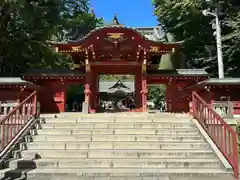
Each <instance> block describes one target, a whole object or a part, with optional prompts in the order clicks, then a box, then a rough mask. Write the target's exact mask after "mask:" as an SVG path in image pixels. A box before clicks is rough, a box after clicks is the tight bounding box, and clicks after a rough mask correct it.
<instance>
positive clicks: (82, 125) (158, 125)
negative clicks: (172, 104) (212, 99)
mask: <svg viewBox="0 0 240 180" xmlns="http://www.w3.org/2000/svg"><path fill="white" fill-rule="evenodd" d="M42 127H43V128H53V129H54V128H75V129H76V128H78V129H84V128H96V129H98V128H104V129H121V128H127V129H130V128H146V129H158V128H169V129H179V128H196V126H195V124H192V123H166V122H165V123H134V122H129V123H119V122H116V123H103V122H92V123H89V122H78V123H74V122H69V123H65V122H55V123H52V122H50V123H48V122H47V123H46V124H42Z"/></svg>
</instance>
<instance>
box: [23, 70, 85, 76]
mask: <svg viewBox="0 0 240 180" xmlns="http://www.w3.org/2000/svg"><path fill="white" fill-rule="evenodd" d="M22 75H23V76H27V75H39V76H76V75H78V76H81V75H85V73H84V72H81V71H80V70H73V69H64V68H43V69H32V70H30V71H28V72H27V73H24V74H22Z"/></svg>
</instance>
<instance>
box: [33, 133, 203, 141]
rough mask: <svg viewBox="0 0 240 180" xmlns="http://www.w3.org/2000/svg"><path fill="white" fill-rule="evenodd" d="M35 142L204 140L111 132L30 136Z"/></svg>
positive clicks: (199, 138) (200, 138)
mask: <svg viewBox="0 0 240 180" xmlns="http://www.w3.org/2000/svg"><path fill="white" fill-rule="evenodd" d="M29 138H32V140H33V141H34V142H37V141H79V140H81V141H150V142H152V141H154V142H158V141H166V142H167V141H171V142H193V141H194V142H202V141H204V138H203V137H202V136H200V135H191V136H188V135H185V136H183V135H179V136H176V135H158V136H157V135H112V134H111V135H109V134H97V135H96V134H94V135H92V134H80V135H61V134H59V135H48V134H45V135H43V134H41V135H37V136H29Z"/></svg>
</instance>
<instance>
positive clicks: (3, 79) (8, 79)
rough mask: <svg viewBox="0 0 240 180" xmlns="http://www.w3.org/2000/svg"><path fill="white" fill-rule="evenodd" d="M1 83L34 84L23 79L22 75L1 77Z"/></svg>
mask: <svg viewBox="0 0 240 180" xmlns="http://www.w3.org/2000/svg"><path fill="white" fill-rule="evenodd" d="M0 84H33V83H31V82H28V81H24V80H22V79H21V78H20V77H0Z"/></svg>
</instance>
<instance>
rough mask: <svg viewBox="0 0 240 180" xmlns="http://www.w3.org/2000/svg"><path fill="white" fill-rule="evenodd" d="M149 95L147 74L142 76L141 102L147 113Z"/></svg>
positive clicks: (143, 109)
mask: <svg viewBox="0 0 240 180" xmlns="http://www.w3.org/2000/svg"><path fill="white" fill-rule="evenodd" d="M147 95H148V88H147V75H146V73H142V75H141V98H142V99H141V101H142V103H141V104H142V111H143V112H147Z"/></svg>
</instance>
